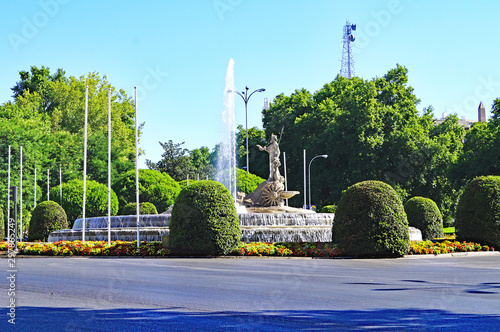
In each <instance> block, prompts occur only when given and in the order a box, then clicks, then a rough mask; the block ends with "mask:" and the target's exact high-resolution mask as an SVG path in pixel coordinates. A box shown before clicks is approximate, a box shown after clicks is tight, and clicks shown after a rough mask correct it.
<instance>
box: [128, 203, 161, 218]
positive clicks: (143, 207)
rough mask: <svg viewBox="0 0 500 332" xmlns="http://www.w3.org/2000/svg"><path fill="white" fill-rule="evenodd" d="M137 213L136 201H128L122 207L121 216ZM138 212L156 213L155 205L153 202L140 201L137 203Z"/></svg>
mask: <svg viewBox="0 0 500 332" xmlns="http://www.w3.org/2000/svg"><path fill="white" fill-rule="evenodd" d="M136 214H137V204H136V203H128V204H127V205H125V206H124V207H123V209H122V213H121V215H122V216H130V215H134V216H135V215H136ZM139 214H141V215H142V214H158V211H157V210H156V207H155V206H154V204H153V203H149V202H140V203H139Z"/></svg>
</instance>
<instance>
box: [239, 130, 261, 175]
mask: <svg viewBox="0 0 500 332" xmlns="http://www.w3.org/2000/svg"><path fill="white" fill-rule="evenodd" d="M237 130H238V132H237V133H236V146H237V147H238V148H237V149H238V150H237V153H236V154H237V162H236V165H237V167H238V168H241V169H244V168H245V167H246V165H247V145H246V130H245V128H244V127H243V126H242V125H238V129H237ZM257 144H259V145H261V146H265V145H267V140H266V133H265V131H264V130H261V129H258V128H257V127H252V128H249V129H248V154H249V156H248V163H249V164H250V172H251V173H252V174H255V175H257V176H259V177H261V178H267V176H268V175H269V157H268V155H267V153H263V152H262V151H260V150H259V149H258V148H257Z"/></svg>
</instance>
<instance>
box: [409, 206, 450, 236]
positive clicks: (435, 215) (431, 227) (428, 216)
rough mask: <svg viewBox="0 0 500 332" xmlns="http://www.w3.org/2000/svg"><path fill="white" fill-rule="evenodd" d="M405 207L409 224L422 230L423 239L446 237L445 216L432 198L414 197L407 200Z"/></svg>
mask: <svg viewBox="0 0 500 332" xmlns="http://www.w3.org/2000/svg"><path fill="white" fill-rule="evenodd" d="M404 207H405V212H406V216H407V217H408V224H409V225H410V226H412V227H416V228H418V229H419V230H420V231H422V239H423V240H432V239H434V238H442V237H444V233H443V216H442V214H441V212H440V211H439V208H438V206H437V204H436V203H435V202H434V201H433V200H432V199H430V198H425V197H419V196H417V197H413V198H411V199H409V200H408V201H407V202H406V204H405V206H404Z"/></svg>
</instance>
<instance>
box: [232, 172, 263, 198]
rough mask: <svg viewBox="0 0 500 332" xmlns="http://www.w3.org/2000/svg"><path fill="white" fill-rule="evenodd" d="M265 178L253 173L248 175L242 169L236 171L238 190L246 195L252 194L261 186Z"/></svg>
mask: <svg viewBox="0 0 500 332" xmlns="http://www.w3.org/2000/svg"><path fill="white" fill-rule="evenodd" d="M264 181H266V180H264V179H263V178H261V177H260V176H257V175H255V174H252V173H248V174H247V172H246V171H244V170H242V169H239V168H238V169H236V188H237V190H238V191H241V192H244V193H245V194H250V193H252V192H253V191H254V190H255V189H257V187H258V186H259V184H261V183H262V182H264Z"/></svg>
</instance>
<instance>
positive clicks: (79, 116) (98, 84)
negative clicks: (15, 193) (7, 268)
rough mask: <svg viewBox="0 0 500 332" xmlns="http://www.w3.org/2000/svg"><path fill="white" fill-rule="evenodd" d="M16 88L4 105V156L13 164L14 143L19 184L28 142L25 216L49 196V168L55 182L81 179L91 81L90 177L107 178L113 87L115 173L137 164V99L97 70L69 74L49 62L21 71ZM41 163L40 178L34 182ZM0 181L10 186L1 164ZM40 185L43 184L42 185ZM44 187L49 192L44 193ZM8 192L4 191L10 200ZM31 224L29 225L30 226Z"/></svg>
mask: <svg viewBox="0 0 500 332" xmlns="http://www.w3.org/2000/svg"><path fill="white" fill-rule="evenodd" d="M19 74H20V81H19V82H17V83H16V84H15V86H14V87H13V88H12V91H13V97H14V101H13V102H7V103H4V104H2V105H0V146H1V147H2V148H1V149H0V162H2V163H3V164H4V165H6V164H7V159H8V149H7V147H8V146H9V145H10V146H11V154H12V158H11V160H12V166H11V185H19V182H20V180H19V173H20V172H19V158H20V150H21V146H22V147H23V187H24V188H25V190H23V203H24V204H23V217H24V216H26V217H28V218H23V221H24V222H27V220H26V219H29V215H30V211H31V210H32V209H33V207H34V194H35V192H34V191H35V189H34V188H36V191H37V193H36V197H37V200H44V199H46V197H47V196H46V191H45V190H42V189H41V188H46V183H47V176H46V174H47V170H49V179H50V187H54V186H55V185H57V184H59V174H58V173H59V168H61V170H62V181H64V182H66V181H68V180H72V179H77V178H78V179H81V178H82V171H83V145H84V144H83V132H84V108H85V106H84V105H85V85H87V86H88V87H89V104H88V105H89V117H88V119H89V127H88V172H87V175H88V178H89V179H91V180H97V181H99V182H103V183H104V182H107V167H108V166H107V159H108V157H107V150H108V145H107V131H108V89H109V88H111V96H112V101H111V107H112V174H113V179H116V178H117V176H118V174H121V173H124V172H126V171H128V170H129V169H132V168H133V167H134V160H135V144H134V142H135V128H134V127H135V125H134V107H133V101H132V99H131V98H129V97H128V96H127V94H126V93H125V92H124V91H123V90H117V89H116V88H115V87H113V86H112V85H111V84H110V83H109V82H108V81H107V79H106V76H104V77H101V76H99V74H97V73H90V74H88V75H87V76H81V77H79V78H76V77H73V76H70V77H67V76H66V74H65V72H64V70H62V69H58V70H56V72H54V73H52V74H51V73H50V70H49V68H47V67H43V66H42V67H41V68H38V67H35V66H32V67H31V68H30V70H29V71H21V72H20V73H19ZM35 168H36V170H37V184H35V183H34V180H35V179H34V173H35ZM0 182H1V183H2V185H3V186H4V187H6V186H7V169H6V168H1V169H0ZM38 185H39V186H38ZM42 191H43V194H42ZM6 195H7V192H6V191H5V192H3V191H2V192H0V199H1V200H3V201H5V200H6ZM4 209H6V206H4ZM24 228H26V227H24Z"/></svg>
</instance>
